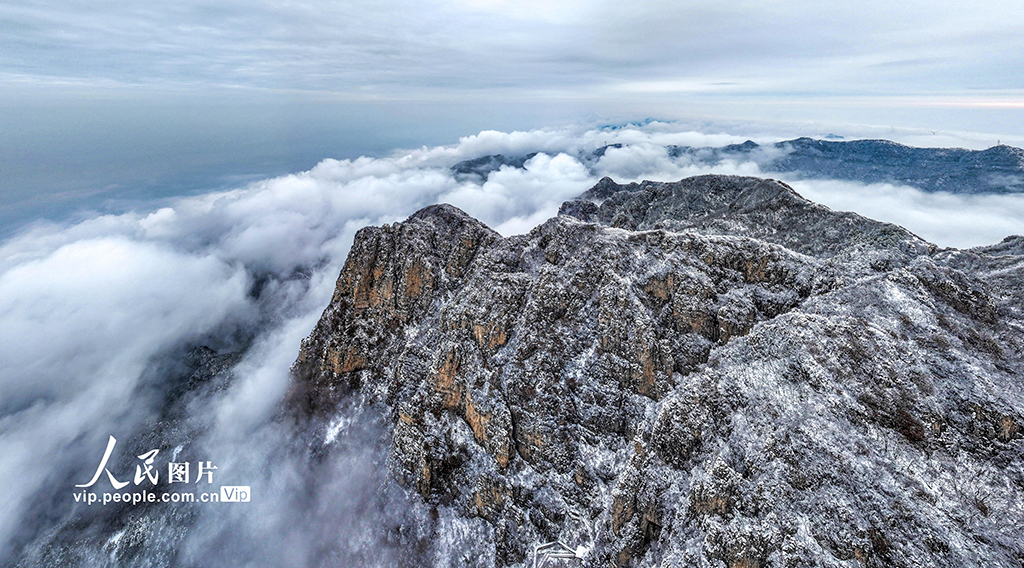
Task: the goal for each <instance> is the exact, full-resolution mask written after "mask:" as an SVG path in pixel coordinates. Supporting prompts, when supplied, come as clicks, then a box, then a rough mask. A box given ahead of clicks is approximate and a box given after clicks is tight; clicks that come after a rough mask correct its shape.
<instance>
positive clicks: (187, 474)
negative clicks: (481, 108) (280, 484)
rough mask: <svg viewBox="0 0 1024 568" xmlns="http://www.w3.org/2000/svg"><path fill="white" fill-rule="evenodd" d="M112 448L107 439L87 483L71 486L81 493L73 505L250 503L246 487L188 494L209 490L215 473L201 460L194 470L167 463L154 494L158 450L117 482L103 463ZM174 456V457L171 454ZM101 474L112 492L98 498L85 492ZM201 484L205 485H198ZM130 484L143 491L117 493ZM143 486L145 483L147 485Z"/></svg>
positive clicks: (113, 441)
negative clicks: (163, 481) (162, 482)
mask: <svg viewBox="0 0 1024 568" xmlns="http://www.w3.org/2000/svg"><path fill="white" fill-rule="evenodd" d="M116 445H117V439H116V438H114V437H113V436H110V439H109V440H107V449H106V451H104V452H103V458H102V459H100V462H99V466H97V467H96V472H95V473H94V474H93V476H92V478H91V479H90V480H89V481H88V482H87V483H83V484H81V485H75V487H76V488H78V489H81V491H79V490H76V491H75V492H74V494H73V495H74V498H75V501H76V502H78V503H85V504H87V505H93V504H101V505H108V504H110V503H125V504H131V505H138V504H140V503H158V502H159V503H248V502H249V501H250V500H251V499H252V490H251V489H250V487H249V486H248V485H224V486H221V487H220V490H219V491H194V490H192V491H189V489H191V488H195V489H213V488H212V487H210V486H211V485H212V484H213V475H214V473H215V472H216V471H217V466H215V465H213V462H211V461H203V460H200V461H197V462H195V467H194V468H193V467H192V465H193V464H192V462H187V461H186V462H173V461H171V462H167V470H166V471H167V477H166V478H165V479H166V485H167V490H164V491H156V490H155V489H156V487H157V486H158V485H159V483H160V473H161V471H163V468H162V467H160V468H158V467H155V465H154V464H155V463H156V456H157V454H159V453H160V450H156V449H153V450H150V451H148V452H146V453H144V454H142V455H140V456H137V457H138V458H139V460H141V461H142V463H141V464H137V465H136V466H135V475H134V476H133V477H130V478H129V477H124V476H121V479H124V481H121V480H120V479H118V477H116V476H114V474H113V473H112V472H111V471H110V469H109V468H107V462H108V461H109V460H110V456H111V454H113V452H114V447H115V446H116ZM175 455H177V454H176V453H175ZM172 459H173V458H172ZM104 473H105V474H106V477H107V480H109V481H110V485H111V486H113V488H114V492H106V493H102V494H101V493H96V492H95V491H89V490H88V488H90V487H92V486H93V485H95V484H96V483H97V482H98V481H99V480H100V479H101V478H102V477H103V474H104ZM193 474H194V475H193ZM129 479H130V480H131V481H129ZM193 480H194V481H193ZM203 481H205V482H206V483H205V484H202V485H201V483H202V482H203ZM132 482H134V484H135V486H138V485H140V484H143V487H142V488H138V487H136V490H134V491H123V492H122V491H121V489H124V488H125V487H127V486H128V485H129V483H132ZM144 482H148V485H146V484H144ZM139 489H141V490H139Z"/></svg>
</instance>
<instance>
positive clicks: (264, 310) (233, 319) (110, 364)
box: [0, 6, 1024, 564]
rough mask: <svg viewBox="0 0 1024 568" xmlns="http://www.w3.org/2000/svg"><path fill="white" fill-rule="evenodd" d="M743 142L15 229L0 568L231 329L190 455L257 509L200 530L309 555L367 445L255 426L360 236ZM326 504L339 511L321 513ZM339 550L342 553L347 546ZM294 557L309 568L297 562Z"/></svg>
mask: <svg viewBox="0 0 1024 568" xmlns="http://www.w3.org/2000/svg"><path fill="white" fill-rule="evenodd" d="M486 7H487V6H484V8H486ZM482 9H483V8H482ZM508 9H510V10H511V9H512V8H508ZM550 17H551V18H554V19H557V18H558V17H560V16H559V15H558V13H557V12H554V13H552V14H551V15H550ZM744 139H745V136H735V135H731V134H726V133H712V134H705V133H701V132H697V131H693V130H690V129H687V128H685V127H681V126H680V125H673V124H666V123H650V124H647V125H644V126H627V127H623V128H614V129H612V128H606V129H586V128H563V129H545V130H535V131H529V132H497V131H485V132H481V133H479V134H477V135H474V136H468V137H465V138H462V139H461V140H460V141H459V142H458V143H457V144H454V145H451V146H442V147H433V148H426V147H424V148H420V149H417V150H413V151H406V152H400V153H397V154H395V155H393V156H391V157H388V158H378V159H375V158H358V159H354V160H333V159H328V160H324V161H322V162H321V163H320V164H318V165H317V166H316V167H314V168H313V169H311V170H309V171H306V172H302V173H297V174H293V175H287V176H283V177H277V178H273V179H268V180H264V181H260V182H256V183H253V184H250V185H248V186H246V187H242V188H238V189H234V190H230V191H221V192H215V193H209V194H205V195H201V196H196V197H189V198H181V199H177V200H173V201H171V202H169V203H166V204H163V205H162V206H159V207H152V208H148V209H147V208H140V210H138V211H133V212H128V213H124V214H120V215H102V216H95V217H93V218H89V219H87V220H84V221H82V222H79V223H76V224H65V225H58V224H42V223H40V224H36V225H34V226H32V227H30V228H29V229H27V230H25V231H24V232H22V233H21V234H19V235H17V236H16V237H14V238H12V239H10V240H8V241H6V242H5V243H3V244H2V246H0V253H2V254H0V262H2V264H0V330H2V331H0V368H3V369H5V373H4V375H3V376H0V389H2V391H3V393H4V396H3V397H2V399H0V455H2V456H3V458H2V460H0V485H2V486H3V487H4V488H5V491H6V494H5V499H4V500H3V505H2V506H0V558H4V557H5V555H6V554H11V553H14V552H15V550H14V547H15V546H18V543H19V542H22V541H23V540H24V539H26V538H27V539H32V538H35V536H37V535H35V534H34V533H31V530H41V529H44V528H47V525H45V524H39V523H42V521H39V522H38V523H37V522H36V521H33V520H32V519H36V518H43V517H45V516H46V513H47V512H46V511H41V510H39V509H38V507H39V505H38V504H37V503H38V502H39V500H38V497H39V496H40V495H44V496H52V495H56V496H57V497H56V498H60V495H61V494H62V493H61V492H63V491H64V489H63V488H64V487H65V486H67V488H68V489H70V484H68V481H69V480H74V482H75V483H81V482H84V479H83V480H78V479H77V478H76V476H79V477H80V476H81V475H82V474H83V473H85V474H86V477H88V471H89V470H90V468H95V460H96V458H97V456H96V455H94V454H95V453H96V451H99V450H102V448H103V445H104V443H105V440H106V438H107V436H108V435H111V434H114V435H115V436H123V435H126V434H129V433H132V432H137V431H138V430H139V429H140V428H143V429H144V428H147V427H148V426H147V424H150V422H149V421H151V420H153V417H154V415H153V404H154V401H153V400H152V399H151V395H150V394H147V392H148V391H147V390H146V387H147V383H146V381H147V380H149V379H148V378H147V377H150V374H148V373H149V371H150V370H151V369H152V368H153V367H154V366H157V364H158V363H159V362H160V361H161V358H162V357H164V356H165V355H166V354H167V353H170V352H173V351H174V350H175V349H181V348H187V347H189V346H192V345H203V344H205V345H210V346H212V347H214V348H215V349H217V350H221V351H231V350H233V349H238V348H239V347H240V343H239V339H238V337H239V336H240V332H242V331H246V332H249V333H255V334H256V336H255V338H254V339H253V340H252V341H251V344H252V347H251V348H249V350H248V351H247V353H246V355H245V357H244V358H243V360H242V361H241V362H240V363H239V364H238V366H237V367H236V375H237V379H236V380H235V382H234V383H232V385H231V388H230V389H229V390H228V391H227V393H226V394H224V395H223V396H221V397H219V398H216V399H215V400H211V401H208V403H206V405H205V406H203V407H202V408H200V411H201V412H202V413H204V414H205V419H207V420H208V421H209V423H210V424H212V427H211V429H210V431H209V433H208V435H207V436H206V437H205V438H204V439H203V440H201V441H199V442H197V443H202V444H204V445H205V447H207V448H210V449H212V450H211V451H213V452H214V453H215V455H216V458H215V459H218V460H221V461H222V463H223V465H222V468H223V469H222V470H221V471H222V472H225V473H227V472H228V471H230V470H231V469H232V468H234V471H235V473H234V474H233V475H236V476H241V477H245V476H246V475H251V476H252V477H253V480H252V481H251V482H252V483H253V485H254V486H259V487H262V488H263V489H265V490H266V493H265V495H267V497H266V501H265V502H264V503H262V504H261V505H259V507H261V509H260V510H261V514H260V515H258V516H257V517H256V518H233V517H230V515H229V514H227V513H224V512H223V511H210V512H204V513H202V514H201V515H200V520H199V521H197V522H198V523H199V525H198V526H202V527H207V528H210V530H212V531H214V533H216V532H217V531H221V532H222V531H239V534H244V535H246V538H248V539H250V540H251V542H253V543H260V544H259V548H258V549H254V550H259V551H262V552H261V554H265V555H266V556H265V557H266V558H278V559H280V560H281V561H282V562H284V561H285V560H286V559H287V558H288V556H287V554H286V553H285V552H286V551H285V548H275V547H274V546H272V545H270V544H267V543H266V537H267V535H269V534H274V535H277V534H282V531H284V534H287V539H291V542H292V543H293V544H295V543H301V544H303V546H314V547H315V546H317V540H316V538H317V537H316V535H318V534H321V532H322V531H323V530H326V529H324V528H323V527H339V526H342V525H345V524H346V523H348V522H350V521H351V516H352V515H355V511H358V510H360V507H363V506H364V505H365V503H362V502H361V501H359V499H358V496H359V495H362V494H363V493H361V492H363V491H364V490H365V491H370V490H371V488H375V487H376V485H374V481H373V480H374V479H376V473H375V470H374V469H373V467H369V466H367V467H361V466H360V467H356V464H359V463H370V464H373V463H376V462H374V461H373V460H375V459H378V458H377V457H374V456H377V454H376V453H375V452H377V451H378V449H377V448H376V447H375V446H374V445H373V443H372V442H367V443H366V444H365V445H362V446H358V447H357V448H355V449H353V452H352V453H348V454H344V455H343V456H341V457H339V458H338V459H339V460H340V461H339V462H338V463H332V464H327V465H324V466H322V467H323V468H325V469H322V470H318V471H316V472H310V471H308V470H305V469H303V467H302V466H301V462H300V461H295V460H292V459H291V458H290V457H288V456H287V455H284V456H282V455H281V451H282V450H278V449H275V447H276V445H277V444H279V443H282V441H283V440H285V439H286V438H285V435H284V433H283V432H281V431H279V430H278V429H277V428H278V427H277V426H275V425H274V423H272V422H269V418H270V416H271V415H272V413H273V412H274V410H275V409H276V405H277V404H278V401H279V400H280V398H281V396H282V395H283V393H284V391H285V389H286V388H287V384H288V367H289V365H290V364H291V362H292V361H293V360H294V357H295V355H296V353H297V350H298V342H299V340H300V339H301V338H302V337H303V336H304V335H305V334H307V333H308V332H309V330H310V329H311V328H312V326H313V324H314V323H315V321H316V319H317V317H318V316H319V314H320V311H321V310H322V309H323V307H324V306H326V305H327V302H328V300H329V298H330V295H331V293H332V291H333V285H334V279H335V278H336V276H337V274H338V272H339V270H340V268H341V263H342V262H343V261H344V258H345V255H346V253H347V250H348V248H349V246H350V245H351V242H352V239H353V237H354V234H355V232H356V231H357V230H358V229H359V228H360V227H362V226H365V225H367V224H380V223H387V222H395V221H399V220H401V219H403V218H404V217H406V216H407V215H409V214H411V213H412V212H414V211H415V210H417V209H419V208H421V207H423V206H426V205H429V204H433V203H438V202H448V203H452V204H454V205H456V206H458V207H461V208H462V209H464V210H466V211H467V212H468V213H470V214H471V215H474V216H476V217H478V218H480V219H481V220H483V221H484V222H485V223H487V224H489V225H490V226H492V227H494V228H496V229H497V230H499V231H500V232H502V233H503V234H506V235H508V234H516V233H522V232H526V231H528V230H529V229H530V228H532V227H533V226H535V225H536V224H538V223H539V222H541V221H543V220H544V219H546V218H548V217H550V216H552V215H554V214H555V213H556V211H557V208H558V206H559V205H560V204H561V203H562V202H563V201H565V200H567V199H570V198H572V197H574V196H576V195H578V194H580V193H582V192H583V191H585V190H586V189H588V188H589V187H590V186H591V185H593V184H594V183H595V182H596V181H597V180H598V179H599V178H600V177H602V176H605V175H608V176H611V177H613V178H615V179H616V180H617V181H619V182H629V181H639V180H642V179H653V180H661V181H672V180H678V179H680V178H683V177H686V176H690V175H696V174H701V173H711V172H715V173H730V174H744V175H760V174H763V173H764V172H762V171H761V169H760V166H759V165H758V163H756V162H754V161H750V162H742V163H741V162H728V161H727V162H722V163H719V164H714V165H708V164H705V163H697V162H693V161H692V160H691V159H690V158H687V157H683V158H672V157H670V155H669V154H668V152H667V151H666V150H665V145H667V144H679V145H690V146H720V145H723V144H728V143H736V142H742V141H743V140H744ZM776 139H777V138H776ZM769 140H770V139H768V138H767V137H765V138H764V139H759V140H758V141H761V142H764V141H769ZM606 144H622V145H623V146H622V147H621V148H615V147H611V148H608V149H607V150H606V151H605V153H604V154H603V156H601V157H600V158H599V159H598V158H596V157H595V156H594V155H593V152H594V150H596V149H597V148H600V147H603V146H605V145H606ZM532 152H539V153H538V154H537V155H536V156H534V157H533V158H532V159H530V160H528V161H527V162H526V163H525V165H524V168H522V169H518V168H511V167H507V166H506V167H503V168H501V169H500V170H498V171H495V172H493V173H491V175H490V176H488V178H487V179H486V181H482V180H480V179H476V178H468V177H458V176H455V175H454V174H453V173H452V171H451V170H450V167H451V166H452V165H453V164H455V163H456V162H458V161H461V160H466V159H472V158H477V157H481V156H485V155H490V154H504V155H506V156H523V155H526V154H528V153H532ZM763 158H767V156H765V157H763ZM792 183H793V185H794V187H795V188H796V189H797V190H798V191H799V192H801V193H802V194H803V195H805V196H806V197H808V198H811V199H814V200H818V201H821V202H823V203H825V204H827V205H829V206H832V207H834V208H837V209H852V210H856V211H858V212H860V213H862V214H865V215H868V216H873V217H876V218H881V219H883V220H887V221H892V222H897V223H901V224H904V225H905V226H907V227H908V228H909V229H911V230H913V231H915V232H917V233H918V234H920V235H921V236H923V237H924V238H926V239H929V240H933V241H935V242H937V243H938V244H940V245H943V246H968V245H976V244H984V243H986V242H994V241H997V240H999V239H1000V238H1001V237H1002V236H1005V234H1008V233H1011V232H1018V233H1019V232H1022V228H1024V216H1022V213H1021V212H1022V211H1024V201H1022V199H1024V198H1022V197H1021V196H1019V195H1009V196H991V195H990V196H952V195H944V194H924V193H922V192H919V191H917V190H914V189H912V188H905V187H894V186H888V185H878V186H865V185H862V184H860V185H859V184H851V183H848V182H834V181H794V182H792ZM257 288H258V290H259V293H258V294H257V293H255V291H256V290H257ZM241 335H243V336H244V335H245V334H244V333H242V334H241ZM367 420H368V422H367V424H363V425H358V424H357V425H352V426H351V428H355V429H362V430H360V431H366V432H370V431H372V419H370V418H368V419H367ZM253 432H256V434H253ZM353 439H359V437H358V436H355V437H354V438H353ZM366 439H367V440H369V439H372V436H370V435H369V434H367V437H366ZM361 456H362V457H361ZM366 456H369V457H366ZM363 457H366V459H365V460H364V459H363ZM268 463H275V464H279V465H280V471H275V472H274V473H272V474H269V475H268V474H266V471H267V468H266V467H265V466H266V464H268ZM310 475H318V476H321V477H326V478H329V479H331V480H333V481H330V482H325V483H324V484H322V485H318V486H317V487H316V491H315V493H316V495H313V496H311V497H309V499H312V503H313V505H315V506H314V507H313V510H314V511H315V512H314V513H311V514H310V516H308V517H307V518H305V520H302V517H300V516H298V513H295V514H296V516H294V517H293V516H290V515H291V513H292V512H296V511H299V510H304V509H303V507H306V508H308V507H309V506H310V503H309V502H298V501H296V499H297V498H296V497H294V496H292V495H291V493H290V492H291V490H292V488H294V487H295V485H296V484H302V483H306V481H308V479H307V478H308V476H310ZM54 484H56V485H54ZM53 487H58V488H60V491H57V490H55V489H53ZM353 488H357V489H358V490H356V489H353ZM346 495H348V497H345V498H344V499H343V498H342V497H344V496H346ZM389 498H393V499H399V500H400V499H401V496H400V495H399V496H392V497H389ZM335 502H337V503H342V505H339V508H336V509H332V508H331V507H330V506H329V504H330V503H335ZM275 511H276V512H275ZM225 515H226V516H225ZM275 515H276V516H275ZM367 522H370V521H367ZM317 526H319V527H321V528H320V529H317V528H316V527H317ZM19 527H21V528H20V529H19ZM25 527H29V529H26V528H25ZM33 527H34V528H33ZM289 527H290V528H289ZM26 530H28V531H29V532H28V533H26V532H25V531H26ZM19 531H20V532H19ZM204 534H205V535H206V536H203V535H204ZM352 534H353V535H354V534H355V533H352ZM352 538H353V539H356V540H354V541H352V542H353V544H351V546H352V547H354V548H353V550H357V549H358V548H359V546H363V544H359V543H358V542H356V541H357V540H358V538H357V537H356V536H353V537H352ZM18 539H22V540H18ZM364 544H365V543H364ZM296 545H297V544H296ZM188 546H189V547H191V549H190V550H193V551H198V552H195V553H196V554H199V553H200V552H202V551H210V550H214V549H216V547H217V546H218V543H217V542H216V539H215V538H213V537H210V536H209V533H198V532H197V533H196V534H194V535H192V536H190V537H189V540H188ZM282 546H284V545H282ZM297 546H298V545H297ZM310 550H312V549H310ZM364 552H365V551H364ZM353 554H355V553H353ZM359 554H363V553H362V552H360V553H359ZM356 556H357V557H358V554H357V555H356ZM307 560H308V563H310V564H312V563H315V562H314V560H315V559H312V560H311V559H304V560H301V561H299V564H307Z"/></svg>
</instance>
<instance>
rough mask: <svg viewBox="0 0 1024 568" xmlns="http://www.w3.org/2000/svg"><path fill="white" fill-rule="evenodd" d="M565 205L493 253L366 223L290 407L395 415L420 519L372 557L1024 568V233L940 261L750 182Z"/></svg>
mask: <svg viewBox="0 0 1024 568" xmlns="http://www.w3.org/2000/svg"><path fill="white" fill-rule="evenodd" d="M561 213H562V214H561V215H559V216H558V217H556V218H553V219H551V220H549V221H547V222H545V223H544V224H542V225H541V226H539V227H537V228H535V229H534V230H533V231H531V232H530V233H529V234H526V235H519V236H514V237H508V238H503V237H501V236H500V235H498V234H497V233H494V232H493V231H491V230H490V229H488V228H487V227H485V226H484V225H482V224H481V223H479V222H476V221H474V220H473V219H472V218H470V217H469V216H468V215H466V214H465V213H463V212H461V211H459V210H458V209H456V208H454V207H451V206H446V205H440V206H433V207H430V208H427V209H425V210H422V211H420V212H418V213H416V214H415V215H413V216H412V217H410V218H409V219H408V220H407V221H405V222H402V223H397V224H394V225H385V226H383V227H371V228H366V229H363V230H361V231H360V232H359V233H358V234H357V236H356V241H355V243H354V245H353V247H352V251H351V253H350V255H349V258H348V260H347V262H346V264H345V267H344V269H343V270H342V272H341V275H340V276H339V279H338V283H337V288H336V291H335V294H334V298H333V299H332V301H331V304H330V305H329V306H328V307H327V309H326V310H325V311H324V314H323V316H322V318H321V320H320V321H319V322H318V324H317V326H316V328H315V329H314V330H313V332H312V333H311V334H310V336H309V337H308V338H307V339H306V340H305V341H303V344H302V348H301V353H300V355H299V358H298V361H297V362H296V363H295V366H294V368H293V370H294V375H295V381H294V385H293V388H292V392H291V394H290V396H289V400H290V403H289V404H290V406H289V408H290V411H291V412H292V413H294V414H295V415H299V416H302V417H304V418H303V419H302V420H305V421H306V422H307V423H308V425H307V427H306V428H304V429H302V430H300V431H301V432H304V433H305V434H303V435H307V436H308V435H309V432H322V431H323V428H324V427H325V426H324V425H326V424H328V423H332V421H337V420H339V419H340V417H343V416H348V417H351V415H353V414H359V413H369V412H373V413H379V414H380V415H382V416H384V417H385V418H384V422H385V424H386V430H387V431H388V432H389V440H390V441H389V444H390V455H389V457H388V469H389V471H390V472H391V477H390V479H392V480H394V482H395V483H397V484H399V485H400V486H401V487H402V488H404V490H405V491H408V492H410V494H412V495H414V496H415V499H417V500H418V502H421V503H423V504H424V509H423V510H424V511H429V513H428V512H424V514H423V515H422V517H415V516H413V517H410V518H407V520H405V521H403V523H405V524H403V525H402V526H396V527H392V528H389V529H388V530H387V531H386V533H385V534H381V535H377V538H379V543H378V544H379V546H381V547H386V548H389V549H393V550H395V551H397V552H398V553H400V554H399V556H401V557H402V558H404V559H405V562H406V563H407V564H408V565H425V564H431V565H451V564H459V563H460V562H465V561H466V560H465V559H469V558H471V559H473V562H475V563H476V564H477V565H484V566H515V565H518V566H523V565H528V564H531V563H532V562H533V560H534V558H533V556H534V555H535V554H538V552H537V551H538V550H539V549H538V548H537V547H538V545H541V544H544V543H555V542H561V543H563V544H562V545H560V546H562V547H563V548H565V549H567V550H569V551H577V552H574V553H572V554H577V555H578V557H577V558H576V559H575V561H578V562H580V563H581V564H582V565H585V566H598V565H601V566H607V565H609V564H612V565H617V566H723V565H724V566H730V567H740V566H742V567H766V566H847V565H854V564H857V565H869V566H908V567H909V566H951V565H957V566H966V565H971V566H990V565H1001V566H1015V565H1019V564H1020V562H1021V561H1022V559H1024V548H1022V544H1021V543H1022V542H1024V528H1022V527H1024V523H1022V522H1021V521H1022V520H1024V473H1022V470H1021V468H1020V467H1019V464H1020V463H1021V460H1022V458H1024V446H1022V443H1024V440H1022V431H1024V381H1022V380H1021V378H1022V369H1024V366H1022V357H1024V319H1022V317H1024V316H1022V314H1021V311H1020V308H1019V306H1020V305H1021V303H1020V299H1021V296H1022V290H1021V288H1022V286H1021V282H1022V281H1024V255H1022V247H1021V246H1020V242H1019V241H1020V239H1019V238H1018V239H1009V240H1007V241H1004V243H1001V244H999V245H994V246H993V247H987V248H979V249H972V250H970V251H955V250H938V249H936V247H934V246H933V245H930V244H928V243H926V242H924V241H922V240H921V239H919V238H918V237H916V236H914V235H913V234H911V233H910V232H908V231H906V230H905V229H902V228H900V227H896V226H893V225H888V224H885V223H879V222H877V221H872V220H869V219H865V218H863V217H860V216H857V215H854V214H850V213H841V212H835V211H831V210H829V209H828V208H825V207H822V206H820V205H816V204H814V203H811V202H809V201H807V200H805V199H803V198H802V197H800V196H799V195H797V194H796V192H794V191H793V190H792V188H790V187H788V186H786V185H785V184H783V183H780V182H777V181H774V180H763V179H757V178H746V177H733V176H701V177H697V178H689V179H684V180H681V181H678V182H672V183H661V182H643V183H638V184H628V185H620V184H617V183H615V182H614V181H613V180H611V179H609V178H605V179H602V180H601V181H599V182H598V184H597V185H595V187H594V188H592V189H591V190H590V191H588V192H587V193H585V194H584V195H583V196H581V198H580V199H577V200H574V201H571V202H569V203H566V204H565V205H563V207H562V210H561ZM322 451H331V448H330V444H326V443H325V445H324V447H323V449H322ZM382 483H384V482H383V481H382ZM395 535H405V536H399V537H396V536H395ZM559 550H561V548H560V549H559ZM540 560H544V559H543V558H541V559H540Z"/></svg>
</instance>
